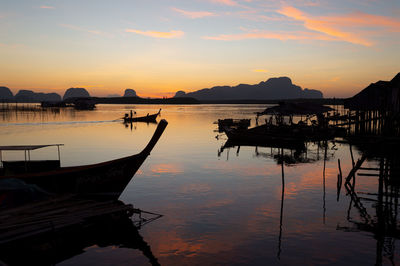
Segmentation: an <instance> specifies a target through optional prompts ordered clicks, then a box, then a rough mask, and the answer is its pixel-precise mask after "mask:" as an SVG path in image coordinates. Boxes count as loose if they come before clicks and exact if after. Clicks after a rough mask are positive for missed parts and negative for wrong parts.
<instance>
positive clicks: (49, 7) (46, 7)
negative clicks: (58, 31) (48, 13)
mask: <svg viewBox="0 0 400 266" xmlns="http://www.w3.org/2000/svg"><path fill="white" fill-rule="evenodd" d="M40 8H43V9H55V7H54V6H40Z"/></svg>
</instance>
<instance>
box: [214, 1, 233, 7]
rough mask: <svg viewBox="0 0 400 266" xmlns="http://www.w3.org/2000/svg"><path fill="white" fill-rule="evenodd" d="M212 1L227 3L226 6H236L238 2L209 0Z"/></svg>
mask: <svg viewBox="0 0 400 266" xmlns="http://www.w3.org/2000/svg"><path fill="white" fill-rule="evenodd" d="M211 2H213V3H217V4H222V5H227V6H237V5H238V3H237V2H235V1H233V0H211Z"/></svg>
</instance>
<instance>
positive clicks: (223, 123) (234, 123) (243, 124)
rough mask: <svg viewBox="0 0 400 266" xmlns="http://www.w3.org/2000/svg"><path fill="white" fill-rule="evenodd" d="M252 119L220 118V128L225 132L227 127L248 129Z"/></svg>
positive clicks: (220, 130)
mask: <svg viewBox="0 0 400 266" xmlns="http://www.w3.org/2000/svg"><path fill="white" fill-rule="evenodd" d="M250 121H251V119H232V118H226V119H218V130H219V132H223V130H224V128H225V127H228V128H241V129H247V128H248V127H249V126H250Z"/></svg>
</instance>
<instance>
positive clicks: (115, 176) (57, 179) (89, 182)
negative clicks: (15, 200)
mask: <svg viewBox="0 0 400 266" xmlns="http://www.w3.org/2000/svg"><path fill="white" fill-rule="evenodd" d="M167 124H168V123H167V121H165V120H161V121H160V123H159V124H158V126H157V129H156V131H155V132H154V135H153V137H152V138H151V140H150V141H149V143H148V144H147V146H146V147H145V148H144V150H143V151H142V152H140V153H138V154H135V155H131V156H128V157H124V158H120V159H116V160H112V161H107V162H103V163H98V164H92V165H84V166H76V167H65V168H60V169H57V170H53V171H46V172H37V173H24V174H18V175H13V176H3V177H0V178H17V179H19V180H22V181H24V182H25V183H27V184H34V185H37V186H39V187H40V188H42V189H43V190H45V191H47V192H49V193H54V194H79V195H86V196H90V197H107V198H118V197H119V196H120V194H121V193H122V191H123V190H124V189H125V187H126V186H127V185H128V183H129V182H130V180H131V179H132V177H133V176H134V175H135V173H136V172H137V170H138V169H139V168H140V166H141V165H142V164H143V162H144V161H145V160H146V158H147V157H148V155H149V154H150V152H151V150H152V149H153V147H154V146H155V144H156V143H157V141H158V139H159V138H160V137H161V135H162V133H163V132H164V129H165V127H166V126H167Z"/></svg>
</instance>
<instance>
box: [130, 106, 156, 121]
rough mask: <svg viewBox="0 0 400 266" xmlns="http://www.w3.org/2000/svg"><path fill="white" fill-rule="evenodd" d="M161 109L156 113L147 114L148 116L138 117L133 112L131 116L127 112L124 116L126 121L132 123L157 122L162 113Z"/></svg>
mask: <svg viewBox="0 0 400 266" xmlns="http://www.w3.org/2000/svg"><path fill="white" fill-rule="evenodd" d="M160 113H161V109H160V110H159V111H158V113H155V114H151V115H149V114H147V115H146V116H138V117H133V116H132V113H131V116H128V114H125V117H124V123H132V122H147V123H151V122H156V119H157V117H158V116H159V115H160Z"/></svg>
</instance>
